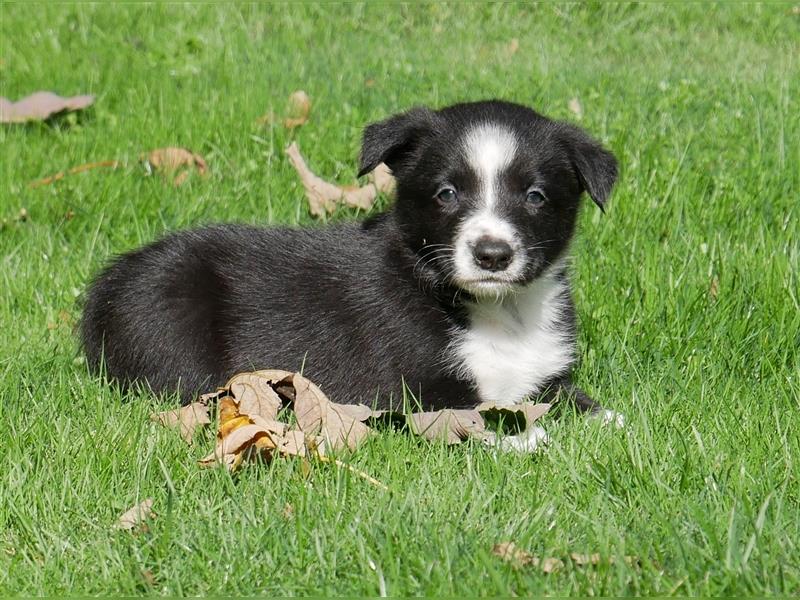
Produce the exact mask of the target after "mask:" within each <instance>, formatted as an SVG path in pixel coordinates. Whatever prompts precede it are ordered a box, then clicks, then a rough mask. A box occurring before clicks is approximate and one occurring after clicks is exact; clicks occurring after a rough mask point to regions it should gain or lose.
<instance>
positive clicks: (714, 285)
mask: <svg viewBox="0 0 800 600" xmlns="http://www.w3.org/2000/svg"><path fill="white" fill-rule="evenodd" d="M708 295H709V296H711V298H712V300H716V299H717V296H719V278H718V277H717V276H716V275H715V276H714V278H713V279H712V280H711V287H709V288H708Z"/></svg>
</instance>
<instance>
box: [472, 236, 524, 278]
mask: <svg viewBox="0 0 800 600" xmlns="http://www.w3.org/2000/svg"><path fill="white" fill-rule="evenodd" d="M472 256H473V257H474V258H475V263H476V264H477V265H478V266H479V267H480V268H481V269H484V270H486V271H505V270H506V269H507V268H508V265H510V264H511V259H513V258H514V251H513V250H512V249H511V246H510V245H509V244H508V242H505V241H503V240H498V239H494V238H490V237H484V238H481V239H479V240H478V241H477V243H476V244H475V246H474V247H473V248H472Z"/></svg>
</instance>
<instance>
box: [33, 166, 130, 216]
mask: <svg viewBox="0 0 800 600" xmlns="http://www.w3.org/2000/svg"><path fill="white" fill-rule="evenodd" d="M120 166H122V163H120V162H119V161H118V160H101V161H99V162H93V163H86V164H85V165H78V166H77V167H72V168H71V169H69V170H67V171H60V172H58V173H56V174H55V175H50V176H48V177H44V178H42V179H37V180H36V181H31V182H30V183H29V184H28V186H29V187H32V188H35V187H39V186H41V185H49V184H51V183H54V182H56V181H59V180H60V179H64V177H66V176H67V175H75V174H77V173H83V172H84V171H91V170H92V169H99V168H101V167H110V168H112V169H117V168H119V167H120ZM73 214H74V213H73Z"/></svg>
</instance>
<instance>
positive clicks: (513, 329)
mask: <svg viewBox="0 0 800 600" xmlns="http://www.w3.org/2000/svg"><path fill="white" fill-rule="evenodd" d="M381 162H383V163H386V164H387V165H388V166H389V168H390V169H391V171H392V173H393V174H394V176H395V178H396V179H397V199H396V202H395V204H394V207H393V208H392V209H391V210H389V211H388V212H386V213H384V214H380V215H377V216H374V217H372V218H370V219H367V220H366V221H364V222H362V223H348V224H339V225H334V226H330V227H324V228H314V229H290V228H257V227H246V226H238V225H222V226H214V227H205V228H202V229H195V230H191V231H184V232H180V233H176V234H173V235H170V236H168V237H166V238H164V239H162V240H160V241H157V242H155V243H152V244H150V245H148V246H145V247H144V248H141V249H139V250H136V251H133V252H130V253H128V254H125V255H123V256H121V257H119V258H117V259H116V260H115V261H114V262H113V263H112V264H111V265H110V266H109V267H108V268H107V269H106V270H105V271H104V272H103V273H101V274H100V275H99V276H98V277H97V279H96V280H95V281H94V283H93V285H92V286H91V289H90V290H89V293H88V298H87V302H86V306H85V312H84V315H83V320H82V324H81V328H82V338H83V346H84V349H85V351H86V354H87V356H88V359H89V364H90V365H91V367H93V368H94V369H100V367H101V363H102V364H103V365H104V367H105V369H106V372H107V374H108V375H109V376H111V377H112V378H115V379H117V380H119V381H120V382H122V383H123V384H125V383H130V382H134V381H139V382H143V383H145V384H147V385H149V387H150V388H151V389H152V390H154V391H155V392H175V391H179V392H180V394H181V396H182V399H183V401H184V402H189V401H191V400H192V399H193V398H194V397H195V395H196V394H197V393H198V392H204V391H208V390H211V389H213V388H215V387H216V386H220V385H222V384H224V382H225V381H226V380H227V379H228V378H229V377H230V376H232V375H234V374H235V373H238V372H240V371H247V370H253V369H263V368H276V369H286V370H290V371H294V370H299V369H301V367H302V369H303V372H304V374H305V375H307V376H308V377H309V378H310V379H311V380H313V381H314V382H316V383H318V384H319V385H320V387H321V388H322V389H323V390H324V391H325V392H326V393H327V394H328V395H329V396H330V398H331V399H332V400H333V401H335V402H340V403H356V402H364V403H366V404H368V405H377V406H378V407H386V406H388V405H389V403H390V401H391V399H394V402H393V404H394V405H395V406H396V405H397V404H398V401H399V400H400V399H401V398H402V396H403V392H404V387H405V388H407V391H409V392H410V393H411V394H412V395H413V398H415V400H416V401H417V402H419V403H420V404H421V405H422V406H423V407H425V408H426V409H429V410H436V409H441V408H471V407H474V406H476V405H477V404H478V403H480V402H482V401H492V402H495V403H497V404H500V405H503V404H511V403H515V402H519V401H521V400H523V399H524V398H527V397H544V398H546V399H552V398H554V397H555V396H556V394H558V393H559V392H565V394H566V396H568V397H571V398H573V399H574V401H575V402H576V406H577V407H578V409H579V410H581V411H588V412H590V413H600V414H603V415H604V416H606V418H610V419H613V418H615V417H614V416H613V414H612V413H610V411H602V410H601V409H600V407H599V405H598V404H596V403H595V402H594V401H593V400H592V399H591V398H589V397H588V396H587V395H586V394H585V393H583V392H582V391H580V390H579V389H577V388H575V387H574V386H573V385H572V383H571V381H570V373H571V371H572V370H573V368H574V366H575V364H576V360H577V350H576V323H575V310H574V307H573V304H572V300H571V297H570V284H569V280H568V274H567V265H566V256H567V253H568V250H569V243H570V239H571V238H572V236H573V231H574V229H575V222H576V218H577V215H578V206H579V199H580V196H581V194H582V193H583V192H587V193H588V195H589V196H590V197H591V198H592V200H594V202H595V203H596V204H597V205H598V206H599V207H600V208H601V209H602V208H603V206H604V204H605V202H606V200H607V199H608V196H609V194H610V192H611V188H612V186H613V185H614V181H615V179H616V177H617V163H616V160H615V158H614V156H613V155H612V154H611V153H610V152H608V151H607V150H605V149H603V148H602V147H601V146H600V144H599V143H597V142H596V141H594V140H593V139H592V138H590V137H588V136H587V135H586V134H585V133H583V132H582V131H581V130H579V129H577V128H576V127H574V126H572V125H569V124H566V123H560V122H556V121H552V120H550V119H548V118H546V117H544V116H542V115H540V114H538V113H536V112H534V111H533V110H530V109H528V108H525V107H523V106H519V105H516V104H511V103H508V102H501V101H487V102H475V103H469V104H457V105H455V106H450V107H448V108H444V109H442V110H436V111H434V110H429V109H426V108H414V109H412V110H410V111H408V112H405V113H402V114H399V115H396V116H393V117H391V118H389V119H387V120H385V121H382V122H379V123H375V124H372V125H369V126H368V127H367V128H366V130H365V132H364V137H363V146H362V149H361V163H360V172H359V176H361V175H364V174H365V173H368V172H370V171H372V170H373V169H374V168H375V167H376V166H378V164H380V163H381Z"/></svg>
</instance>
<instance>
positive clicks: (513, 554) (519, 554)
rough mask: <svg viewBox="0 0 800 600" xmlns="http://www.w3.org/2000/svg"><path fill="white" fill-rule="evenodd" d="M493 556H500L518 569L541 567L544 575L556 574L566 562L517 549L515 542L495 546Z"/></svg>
mask: <svg viewBox="0 0 800 600" xmlns="http://www.w3.org/2000/svg"><path fill="white" fill-rule="evenodd" d="M492 554H494V555H495V556H499V557H500V558H502V559H503V560H504V561H506V562H509V563H511V564H512V565H513V566H514V567H516V568H520V567H525V566H531V567H539V568H540V569H541V570H542V572H544V573H554V572H556V571H558V570H559V569H561V568H562V567H563V566H564V562H563V561H562V560H560V559H558V558H553V557H548V558H539V557H538V556H535V555H533V554H531V553H530V552H527V551H526V550H522V549H520V548H517V545H516V544H515V543H514V542H502V543H500V544H495V545H494V547H493V548H492Z"/></svg>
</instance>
